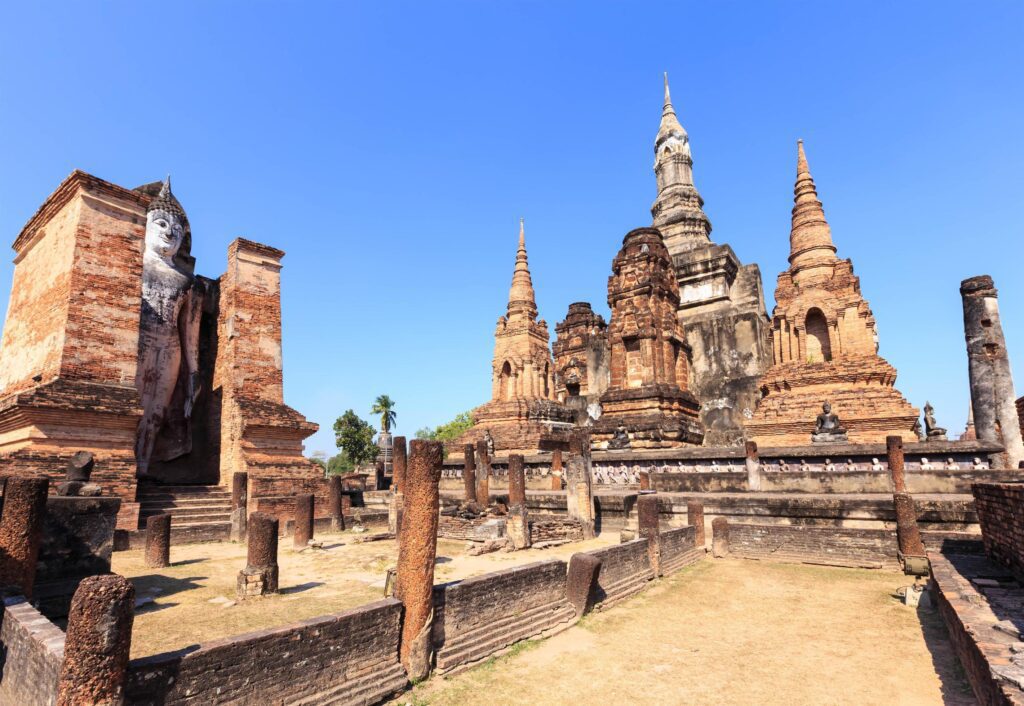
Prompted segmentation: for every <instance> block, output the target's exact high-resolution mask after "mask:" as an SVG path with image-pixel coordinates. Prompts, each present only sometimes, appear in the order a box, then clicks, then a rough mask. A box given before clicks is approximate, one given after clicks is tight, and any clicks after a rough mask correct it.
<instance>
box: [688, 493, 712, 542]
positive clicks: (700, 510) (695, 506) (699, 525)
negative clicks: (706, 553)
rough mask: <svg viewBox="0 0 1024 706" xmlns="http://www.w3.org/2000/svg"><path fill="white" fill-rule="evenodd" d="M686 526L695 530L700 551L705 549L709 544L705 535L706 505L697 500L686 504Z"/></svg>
mask: <svg viewBox="0 0 1024 706" xmlns="http://www.w3.org/2000/svg"><path fill="white" fill-rule="evenodd" d="M686 524H688V525H690V526H691V527H693V528H694V529H695V531H694V541H695V543H696V544H697V548H698V549H703V548H704V545H705V544H706V543H707V537H706V536H705V534H704V504H703V503H700V502H698V501H696V500H689V501H687V503H686Z"/></svg>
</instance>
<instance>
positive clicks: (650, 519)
mask: <svg viewBox="0 0 1024 706" xmlns="http://www.w3.org/2000/svg"><path fill="white" fill-rule="evenodd" d="M636 519H637V526H638V528H639V531H638V534H639V536H640V539H646V540H647V556H648V557H650V560H651V568H652V569H654V575H655V576H661V575H662V571H661V527H660V524H659V522H658V496H657V495H656V494H654V493H644V494H642V495H640V496H639V497H638V498H637V499H636Z"/></svg>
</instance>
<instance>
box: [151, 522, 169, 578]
mask: <svg viewBox="0 0 1024 706" xmlns="http://www.w3.org/2000/svg"><path fill="white" fill-rule="evenodd" d="M145 564H146V566H148V567H150V568H153V569H160V568H163V567H165V566H170V565H171V515H170V513H166V512H165V513H162V514H160V515H153V516H152V517H150V518H149V519H147V520H146V560H145Z"/></svg>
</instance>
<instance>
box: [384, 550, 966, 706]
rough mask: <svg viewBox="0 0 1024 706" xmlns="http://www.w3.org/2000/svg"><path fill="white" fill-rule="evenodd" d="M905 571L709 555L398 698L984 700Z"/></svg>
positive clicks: (476, 700)
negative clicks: (912, 598)
mask: <svg viewBox="0 0 1024 706" xmlns="http://www.w3.org/2000/svg"><path fill="white" fill-rule="evenodd" d="M907 583H908V581H907V579H906V578H905V577H903V576H902V575H899V574H895V573H889V572H881V571H865V570H854V569H836V568H825V567H810V566H797V565H784V564H771V563H763V562H755V561H743V560H708V561H705V562H702V563H700V564H698V565H696V566H694V567H690V568H688V569H686V570H684V571H683V572H681V573H679V574H677V575H675V576H673V577H671V578H669V579H666V580H663V581H662V582H660V583H658V584H655V585H653V586H651V587H650V588H649V589H648V590H647V591H645V592H644V593H643V594H641V595H639V596H637V597H636V598H634V599H632V600H629V601H626V602H625V603H621V604H619V605H617V606H615V607H614V608H612V609H611V610H609V611H608V612H605V613H598V614H594V615H592V616H588V617H587V618H585V619H584V620H583V621H582V622H581V623H580V624H579V625H578V626H576V627H574V628H572V629H570V630H568V631H566V632H564V633H562V634H560V635H557V636H555V637H553V638H551V639H550V640H546V641H543V642H528V643H520V644H519V645H518V646H517V648H515V649H514V650H513V653H512V654H510V655H508V656H505V657H500V658H497V659H492V660H490V661H488V662H485V663H484V664H482V665H481V666H479V667H476V668H474V669H472V670H470V671H467V672H464V673H463V674H460V675H457V676H455V677H452V678H451V679H442V678H435V679H431V680H430V681H428V682H425V683H423V684H421V685H419V686H418V687H416V689H415V690H414V691H413V692H412V693H410V694H406V695H404V696H403V697H401V698H399V699H397V700H396V701H394V702H393V703H395V704H417V705H418V704H437V705H443V704H452V705H454V704H460V705H461V704H495V703H500V704H588V705H596V704H659V705H660V704H687V706H692V705H693V704H723V703H725V704H787V705H793V704H884V705H886V706H888V705H891V704H942V703H946V704H956V705H961V704H964V705H966V704H973V703H974V700H973V698H972V697H971V692H970V687H969V686H968V685H967V682H966V680H965V679H964V676H963V673H962V671H961V668H960V665H959V663H958V662H957V661H956V658H955V657H954V656H953V653H952V651H951V649H950V646H949V642H948V637H947V636H946V632H945V628H944V627H943V625H942V621H941V619H940V618H939V617H938V614H937V613H935V612H934V611H931V610H921V611H917V610H915V609H911V608H907V607H905V606H903V605H902V604H900V603H898V602H897V601H896V599H895V598H894V597H893V593H894V591H895V590H896V589H897V588H898V587H900V586H903V585H906V584H907Z"/></svg>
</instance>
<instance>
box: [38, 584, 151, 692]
mask: <svg viewBox="0 0 1024 706" xmlns="http://www.w3.org/2000/svg"><path fill="white" fill-rule="evenodd" d="M134 608H135V588H134V587H133V586H132V584H131V582H130V581H128V580H127V579H126V578H124V577H123V576H118V575H117V574H105V575H101V576H89V577H87V578H84V579H82V582H81V583H80V584H78V589H77V590H76V591H75V596H74V598H72V599H71V612H70V614H69V615H68V629H67V633H66V636H65V639H64V664H63V666H62V668H61V672H60V681H59V683H58V686H57V705H58V706H82V705H83V704H104V705H111V706H114V705H120V704H123V703H125V699H124V684H125V673H126V671H127V668H128V656H129V653H130V651H131V643H132V622H133V621H134V619H135V615H134V613H133V611H134Z"/></svg>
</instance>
